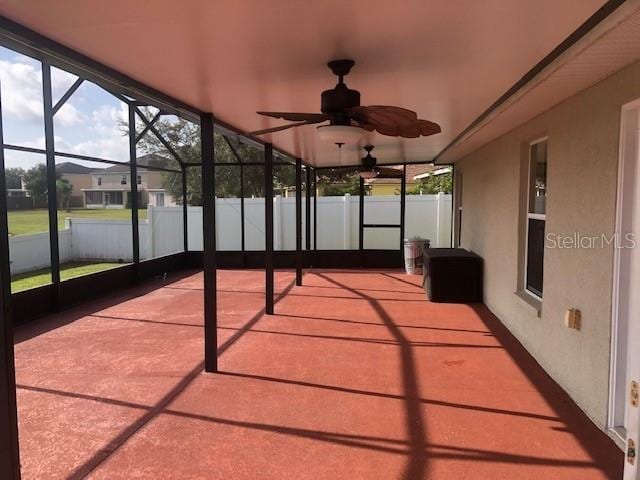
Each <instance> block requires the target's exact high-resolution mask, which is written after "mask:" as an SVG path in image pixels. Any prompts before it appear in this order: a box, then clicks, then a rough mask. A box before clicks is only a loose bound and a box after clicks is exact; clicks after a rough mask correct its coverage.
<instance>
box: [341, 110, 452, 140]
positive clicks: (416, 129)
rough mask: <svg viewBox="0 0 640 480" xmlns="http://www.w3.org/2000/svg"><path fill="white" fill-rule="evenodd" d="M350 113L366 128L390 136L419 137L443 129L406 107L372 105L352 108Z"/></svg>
mask: <svg viewBox="0 0 640 480" xmlns="http://www.w3.org/2000/svg"><path fill="white" fill-rule="evenodd" d="M349 114H350V115H351V118H353V119H354V120H355V121H356V122H358V123H359V124H360V126H361V127H362V128H364V129H365V130H369V131H373V130H375V131H376V132H378V133H380V134H381V135H388V136H390V137H403V138H417V137H420V136H428V135H434V134H436V133H440V131H441V129H440V126H439V125H438V124H437V123H434V122H430V121H428V120H421V119H419V118H418V115H417V114H416V112H413V111H411V110H407V109H406V108H400V107H392V106H388V105H372V106H368V107H355V108H352V109H350V110H349Z"/></svg>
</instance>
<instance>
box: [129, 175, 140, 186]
mask: <svg viewBox="0 0 640 480" xmlns="http://www.w3.org/2000/svg"><path fill="white" fill-rule="evenodd" d="M125 180H126V178H125ZM125 183H126V182H125ZM138 185H142V175H138Z"/></svg>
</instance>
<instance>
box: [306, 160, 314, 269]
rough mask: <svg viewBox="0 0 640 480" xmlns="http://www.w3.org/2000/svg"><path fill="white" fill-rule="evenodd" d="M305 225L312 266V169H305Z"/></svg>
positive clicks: (309, 261)
mask: <svg viewBox="0 0 640 480" xmlns="http://www.w3.org/2000/svg"><path fill="white" fill-rule="evenodd" d="M305 174H306V179H305V189H304V190H305V197H306V198H305V200H306V202H305V205H304V206H305V217H304V218H305V224H304V233H305V244H306V250H307V253H306V258H307V262H308V263H309V265H312V264H313V262H312V261H311V167H309V166H307V167H305Z"/></svg>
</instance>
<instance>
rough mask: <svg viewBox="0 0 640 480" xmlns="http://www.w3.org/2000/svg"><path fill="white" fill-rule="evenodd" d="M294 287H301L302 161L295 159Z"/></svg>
mask: <svg viewBox="0 0 640 480" xmlns="http://www.w3.org/2000/svg"><path fill="white" fill-rule="evenodd" d="M296 285H297V286H299V287H300V286H302V159H300V158H296Z"/></svg>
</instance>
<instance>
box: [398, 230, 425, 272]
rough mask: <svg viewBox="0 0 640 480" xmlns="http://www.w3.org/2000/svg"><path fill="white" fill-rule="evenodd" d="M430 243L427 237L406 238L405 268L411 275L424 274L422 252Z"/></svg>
mask: <svg viewBox="0 0 640 480" xmlns="http://www.w3.org/2000/svg"><path fill="white" fill-rule="evenodd" d="M429 245H430V243H429V240H427V239H425V238H420V237H417V238H405V239H404V268H405V270H406V271H407V273H408V274H409V275H421V274H422V262H423V257H422V254H423V252H424V249H425V248H429Z"/></svg>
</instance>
